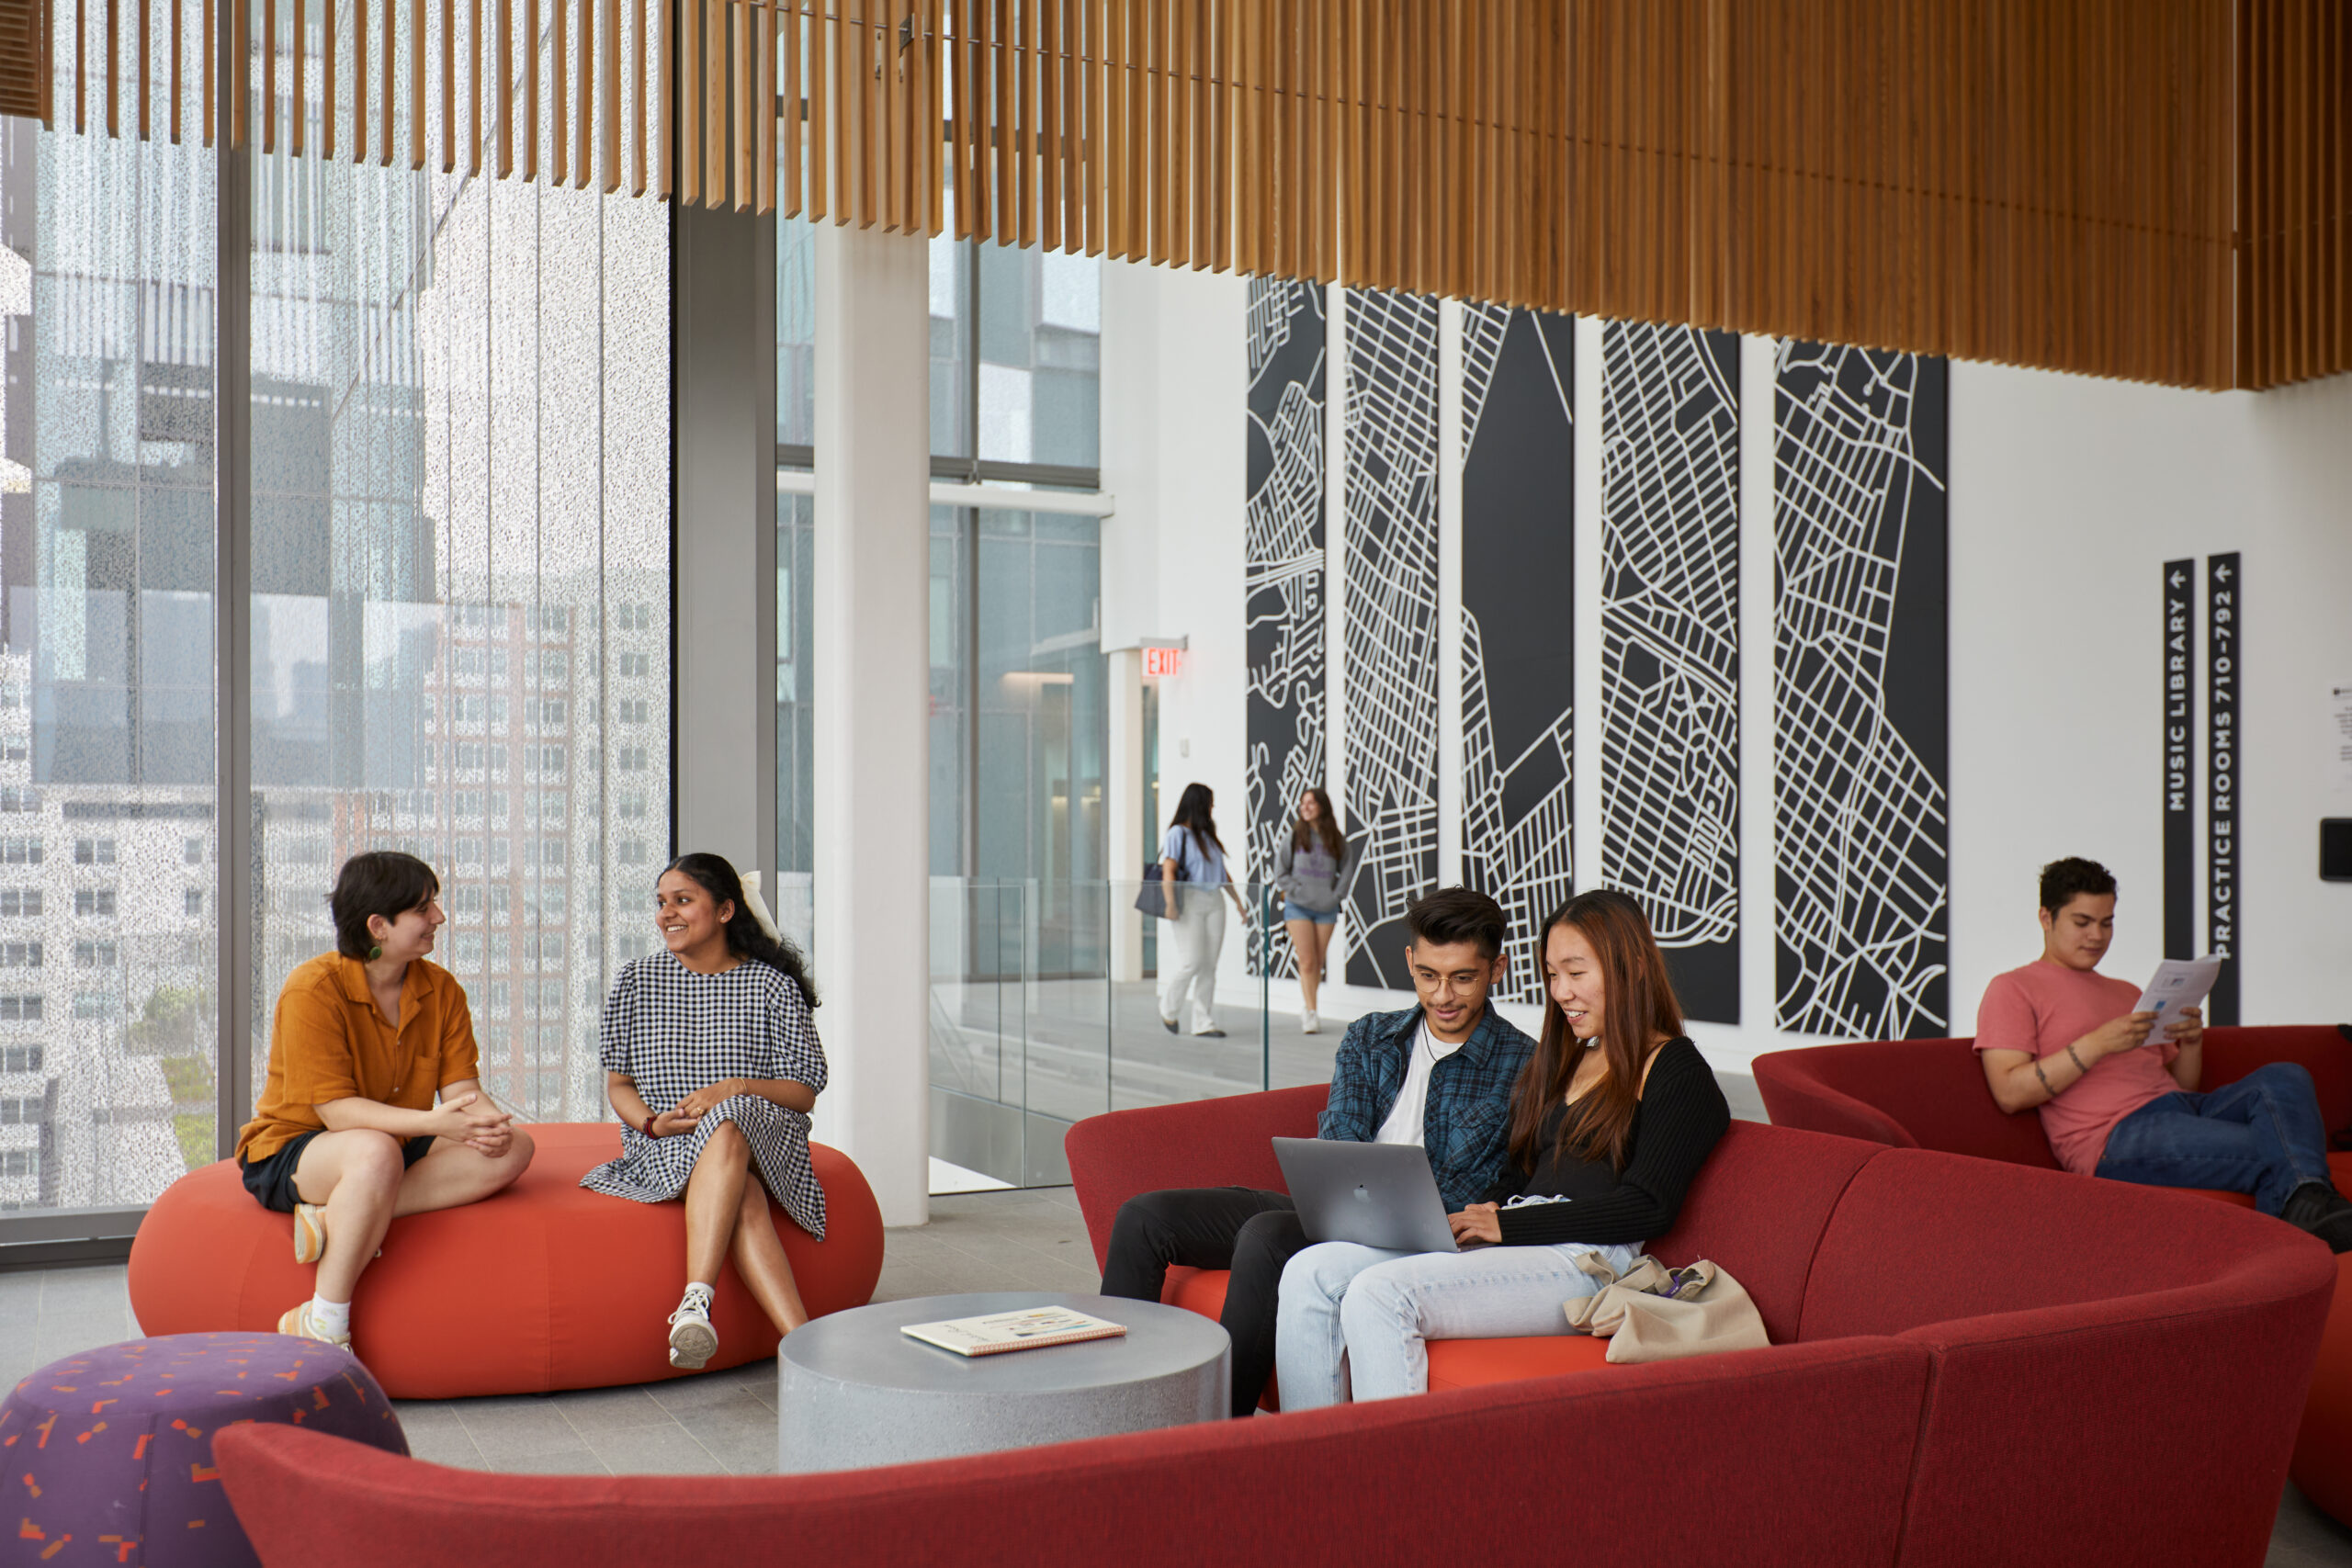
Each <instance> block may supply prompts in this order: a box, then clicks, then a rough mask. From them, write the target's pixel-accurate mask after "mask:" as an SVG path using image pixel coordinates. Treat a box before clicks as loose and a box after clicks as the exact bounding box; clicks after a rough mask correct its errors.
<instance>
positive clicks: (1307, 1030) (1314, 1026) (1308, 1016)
mask: <svg viewBox="0 0 2352 1568" xmlns="http://www.w3.org/2000/svg"><path fill="white" fill-rule="evenodd" d="M1322 1027H1323V1021H1322V1020H1320V1019H1318V1018H1317V1017H1316V1016H1315V1010H1314V1009H1313V1008H1304V1009H1301V1010H1300V1011H1299V1015H1298V1032H1300V1033H1301V1034H1314V1033H1317V1032H1320V1031H1321V1029H1322Z"/></svg>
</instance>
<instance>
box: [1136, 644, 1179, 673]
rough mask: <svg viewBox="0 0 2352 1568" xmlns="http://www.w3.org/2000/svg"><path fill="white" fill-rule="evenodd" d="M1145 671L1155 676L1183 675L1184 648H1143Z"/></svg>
mask: <svg viewBox="0 0 2352 1568" xmlns="http://www.w3.org/2000/svg"><path fill="white" fill-rule="evenodd" d="M1143 672H1144V674H1145V676H1146V677H1147V678H1149V677H1153V676H1161V677H1165V676H1169V675H1181V674H1182V673H1183V672H1184V650H1183V649H1181V648H1147V649H1144V650H1143Z"/></svg>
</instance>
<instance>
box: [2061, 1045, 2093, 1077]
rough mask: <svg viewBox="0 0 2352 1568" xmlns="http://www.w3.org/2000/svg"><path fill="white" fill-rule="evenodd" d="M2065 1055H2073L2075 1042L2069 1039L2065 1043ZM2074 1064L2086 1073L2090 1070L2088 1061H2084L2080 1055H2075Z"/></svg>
mask: <svg viewBox="0 0 2352 1568" xmlns="http://www.w3.org/2000/svg"><path fill="white" fill-rule="evenodd" d="M2066 1055H2069V1056H2075V1044H2074V1042H2073V1041H2071V1040H2070V1041H2068V1042H2067V1043H2066ZM2075 1066H2077V1067H2080V1068H2081V1069H2082V1070H2083V1071H2084V1072H2086V1073H2087V1072H2089V1071H2090V1070H2091V1065H2090V1064H2089V1063H2088V1062H2086V1061H2084V1060H2083V1059H2082V1058H2081V1057H2080V1056H2075Z"/></svg>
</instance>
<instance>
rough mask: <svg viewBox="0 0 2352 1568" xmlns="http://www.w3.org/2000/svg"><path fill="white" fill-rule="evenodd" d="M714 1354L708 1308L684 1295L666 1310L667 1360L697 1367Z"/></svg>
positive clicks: (685, 1368)
mask: <svg viewBox="0 0 2352 1568" xmlns="http://www.w3.org/2000/svg"><path fill="white" fill-rule="evenodd" d="M717 1354H718V1330H717V1329H715V1328H713V1327H711V1325H710V1309H709V1308H708V1307H707V1306H705V1305H704V1304H703V1303H701V1302H699V1301H697V1300H695V1299H694V1298H693V1297H691V1296H690V1297H688V1298H687V1299H686V1300H684V1301H683V1302H680V1303H678V1310H677V1311H675V1312H673V1313H672V1314H670V1364H671V1365H672V1366H673V1367H676V1368H679V1369H680V1370H682V1371H690V1372H692V1371H701V1370H702V1368H703V1365H704V1364H705V1363H706V1362H707V1361H708V1360H709V1359H711V1358H712V1357H713V1356H715V1355H717Z"/></svg>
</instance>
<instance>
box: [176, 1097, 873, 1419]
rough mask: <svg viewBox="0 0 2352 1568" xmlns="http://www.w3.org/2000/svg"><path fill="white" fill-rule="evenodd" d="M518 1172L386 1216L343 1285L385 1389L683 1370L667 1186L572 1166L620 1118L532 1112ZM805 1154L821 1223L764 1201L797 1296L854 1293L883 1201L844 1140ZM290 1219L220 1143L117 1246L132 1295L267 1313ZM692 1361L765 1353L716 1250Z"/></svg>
mask: <svg viewBox="0 0 2352 1568" xmlns="http://www.w3.org/2000/svg"><path fill="white" fill-rule="evenodd" d="M529 1132H530V1134H531V1137H532V1140H533V1141H534V1142H535V1143H536V1144H537V1145H538V1147H537V1153H536V1154H535V1155H534V1156H532V1160H531V1168H530V1169H529V1170H527V1171H526V1172H524V1173H523V1177H522V1179H521V1180H519V1181H517V1182H515V1185H514V1186H512V1187H510V1188H508V1189H507V1190H505V1191H503V1192H501V1193H499V1194H498V1195H497V1196H496V1197H494V1198H490V1199H487V1200H485V1201H482V1202H480V1203H469V1204H468V1205H467V1206H465V1207H464V1208H461V1209H444V1210H439V1211H437V1212H435V1213H428V1214H411V1215H409V1216H408V1217H406V1218H405V1219H398V1220H394V1221H393V1222H392V1227H391V1230H390V1232H389V1233H388V1234H387V1235H385V1237H384V1255H383V1256H382V1257H381V1258H378V1259H376V1260H375V1262H373V1263H371V1264H369V1265H368V1272H367V1273H366V1274H365V1275H364V1276H362V1277H361V1279H360V1281H359V1294H358V1296H357V1298H356V1300H355V1301H354V1302H353V1303H352V1309H351V1337H352V1347H353V1348H354V1349H355V1350H356V1352H357V1354H358V1356H359V1359H361V1360H363V1361H365V1362H366V1363H367V1364H368V1371H371V1372H373V1373H374V1374H375V1375H376V1379H377V1381H378V1382H380V1383H381V1384H382V1385H383V1387H384V1390H385V1392H386V1393H389V1394H390V1395H391V1396H392V1397H393V1398H395V1399H447V1398H452V1397H459V1396H464V1395H469V1394H483V1393H547V1392H548V1391H550V1390H554V1389H563V1388H602V1387H605V1386H608V1385H610V1384H614V1383H634V1382H655V1381H656V1380H659V1379H662V1378H673V1377H682V1376H685V1375H687V1374H685V1373H682V1372H680V1371H676V1370H675V1369H673V1367H672V1366H671V1365H670V1360H669V1340H668V1333H669V1329H668V1325H667V1324H666V1322H665V1319H667V1318H668V1316H669V1314H670V1312H671V1310H672V1309H673V1308H674V1307H675V1306H676V1305H677V1304H678V1295H679V1292H682V1291H684V1289H685V1283H686V1213H685V1205H684V1204H683V1203H632V1202H629V1201H626V1200H624V1199H619V1198H607V1197H605V1196H604V1195H603V1194H601V1193H596V1192H591V1191H588V1190H586V1189H584V1188H582V1186H581V1185H580V1179H581V1177H582V1176H583V1175H585V1174H586V1173H587V1172H588V1171H590V1170H591V1169H593V1168H595V1167H596V1166H599V1165H602V1164H603V1163H604V1162H605V1161H606V1160H608V1159H612V1158H615V1157H616V1156H618V1155H619V1153H620V1126H619V1124H618V1123H617V1122H548V1123H540V1124H537V1125H534V1126H532V1127H531V1128H530V1129H529ZM809 1154H810V1156H811V1158H812V1160H813V1162H814V1165H815V1167H816V1174H817V1180H818V1181H819V1182H820V1184H821V1185H822V1186H823V1187H824V1189H825V1215H826V1218H825V1239H824V1240H823V1241H821V1242H820V1241H818V1240H817V1239H816V1238H815V1237H813V1236H811V1235H809V1234H808V1233H807V1232H806V1231H804V1230H802V1229H801V1228H800V1227H799V1226H798V1225H797V1224H793V1223H792V1222H791V1221H790V1220H789V1219H786V1217H785V1215H784V1213H783V1212H782V1211H781V1210H779V1209H777V1208H776V1207H775V1203H774V1201H773V1200H771V1201H770V1203H769V1210H768V1212H769V1213H770V1214H771V1215H772V1216H773V1217H774V1219H775V1228H776V1234H777V1235H779V1236H781V1237H782V1238H783V1241H784V1250H785V1255H786V1257H787V1258H790V1259H791V1260H792V1272H793V1274H794V1276H795V1278H796V1279H797V1280H798V1281H799V1285H800V1294H801V1298H802V1300H804V1301H805V1302H807V1303H808V1305H809V1313H810V1314H812V1315H818V1316H821V1315H822V1314H826V1313H829V1312H839V1311H841V1310H842V1308H844V1307H853V1306H863V1305H864V1304H865V1303H866V1302H867V1301H868V1300H870V1299H871V1298H872V1296H873V1294H874V1284H875V1281H876V1280H878V1279H879V1278H880V1277H881V1274H882V1213H881V1210H880V1209H879V1208H878V1207H876V1204H875V1201H874V1192H873V1190H872V1189H871V1188H869V1187H867V1186H866V1184H865V1177H864V1176H862V1175H860V1174H859V1173H858V1169H857V1167H856V1166H854V1165H853V1164H851V1163H850V1160H849V1156H846V1155H843V1154H842V1153H841V1152H840V1151H839V1150H837V1149H831V1148H828V1147H827V1146H826V1145H823V1144H811V1145H809ZM293 1238H294V1222H293V1217H292V1216H291V1215H288V1214H277V1213H271V1212H269V1211H268V1210H266V1209H264V1208H263V1207H262V1206H261V1205H260V1204H258V1203H256V1202H254V1200H253V1196H252V1194H250V1193H248V1192H247V1191H246V1190H245V1189H244V1184H243V1180H242V1179H241V1176H240V1173H239V1171H238V1169H237V1167H236V1163H235V1162H234V1161H233V1160H222V1161H220V1163H219V1164H217V1165H209V1166H207V1167H205V1168H203V1169H202V1170H197V1171H191V1172H189V1173H188V1174H187V1176H184V1177H182V1178H181V1179H179V1180H177V1181H175V1182H174V1183H173V1184H172V1185H171V1187H170V1188H169V1189H168V1190H166V1191H165V1192H164V1195H163V1196H162V1197H161V1198H159V1199H157V1200H156V1201H155V1204H154V1207H153V1208H152V1209H150V1210H149V1211H148V1212H147V1217H146V1219H145V1220H144V1221H143V1222H141V1224H140V1227H139V1235H138V1239H137V1240H136V1241H134V1242H133V1243H132V1244H131V1248H130V1307H131V1310H132V1311H133V1312H134V1313H136V1314H138V1317H139V1325H140V1326H141V1328H143V1329H145V1330H146V1331H147V1332H148V1333H150V1334H185V1333H190V1332H194V1331H198V1330H205V1329H246V1330H265V1331H267V1330H275V1329H276V1328H277V1319H278V1315H279V1314H281V1313H283V1312H285V1310H286V1309H287V1308H288V1307H290V1306H292V1305H294V1304H295V1303H297V1302H301V1301H307V1300H308V1299H309V1298H310V1295H311V1277H312V1274H313V1272H314V1270H313V1269H311V1268H309V1267H306V1266H304V1265H302V1264H299V1263H297V1262H295V1261H294V1239H293ZM710 1321H711V1325H712V1326H713V1327H714V1328H716V1329H717V1330H718V1354H717V1355H716V1356H714V1357H712V1358H711V1360H710V1364H709V1368H708V1369H707V1370H710V1371H717V1370H718V1369H719V1368H722V1367H732V1366H739V1365H741V1363H743V1362H745V1361H754V1360H758V1359H762V1358H763V1357H767V1356H773V1355H774V1354H775V1329H774V1328H773V1327H771V1326H770V1325H769V1324H768V1320H767V1315H766V1314H764V1313H763V1312H761V1311H760V1309H759V1307H758V1305H757V1304H756V1303H753V1301H752V1297H751V1293H750V1292H747V1291H746V1290H744V1288H743V1283H742V1281H741V1280H739V1279H737V1278H736V1275H735V1269H734V1266H733V1265H732V1264H729V1266H728V1267H727V1268H725V1269H722V1270H721V1271H720V1273H719V1280H718V1300H717V1302H715V1303H713V1304H712V1307H711V1313H710Z"/></svg>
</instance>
